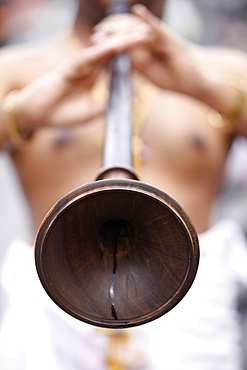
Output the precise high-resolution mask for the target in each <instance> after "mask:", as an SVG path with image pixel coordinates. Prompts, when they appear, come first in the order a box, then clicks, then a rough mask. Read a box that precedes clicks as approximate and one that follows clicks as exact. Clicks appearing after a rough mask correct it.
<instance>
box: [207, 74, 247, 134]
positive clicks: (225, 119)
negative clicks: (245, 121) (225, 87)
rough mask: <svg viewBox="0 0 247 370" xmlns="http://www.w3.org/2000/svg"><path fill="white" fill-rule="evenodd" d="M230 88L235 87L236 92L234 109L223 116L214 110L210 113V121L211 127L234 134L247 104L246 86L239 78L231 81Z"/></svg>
mask: <svg viewBox="0 0 247 370" xmlns="http://www.w3.org/2000/svg"><path fill="white" fill-rule="evenodd" d="M229 81H230V82H229V86H231V87H233V88H234V89H235V91H236V96H235V100H234V103H233V108H232V110H231V112H230V113H229V114H225V115H224V114H221V113H219V112H217V111H216V110H214V109H212V110H211V111H210V112H209V116H208V120H209V123H210V125H211V126H213V127H216V128H219V129H223V130H225V131H227V132H232V131H234V129H235V124H236V122H237V120H238V119H239V118H240V116H241V114H242V112H243V109H244V106H245V102H246V89H245V88H244V84H243V83H242V82H241V81H240V80H239V79H237V78H231V79H229Z"/></svg>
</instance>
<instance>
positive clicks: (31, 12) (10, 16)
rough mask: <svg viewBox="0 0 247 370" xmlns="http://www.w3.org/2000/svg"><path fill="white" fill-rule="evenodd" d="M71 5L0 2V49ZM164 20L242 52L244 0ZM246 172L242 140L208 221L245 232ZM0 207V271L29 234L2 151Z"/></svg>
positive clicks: (55, 21)
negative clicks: (229, 223) (12, 246)
mask: <svg viewBox="0 0 247 370" xmlns="http://www.w3.org/2000/svg"><path fill="white" fill-rule="evenodd" d="M89 1H90V0H89ZM75 7H76V4H75V1H74V0H0V47H3V46H4V45H8V44H19V43H23V42H31V41H35V40H39V39H42V38H45V37H47V36H49V35H51V34H54V33H55V32H59V31H60V30H61V29H62V28H64V27H68V28H69V27H70V24H71V20H72V19H73V15H74V12H75ZM164 21H165V22H166V23H167V24H168V25H169V26H170V27H171V29H173V31H175V32H177V33H179V34H180V35H182V36H183V37H185V38H188V39H189V40H192V41H194V42H196V43H200V44H204V45H222V46H225V47H233V48H240V49H243V50H245V51H247V0H234V1H232V0H167V7H166V12H165V14H164ZM246 67H247V66H246ZM246 168H247V141H246V140H245V139H242V138H241V139H237V140H236V143H235V144H234V145H233V148H232V152H231V155H230V158H229V161H228V164H227V166H226V174H225V176H226V183H225V186H224V189H222V193H221V194H220V196H219V197H218V200H217V201H216V203H215V207H214V210H213V212H212V220H214V219H218V218H222V217H226V216H231V217H233V218H235V219H237V220H238V221H239V222H240V224H241V225H242V226H243V228H244V230H245V231H246V234H247V214H246V208H247V171H246ZM0 204H1V210H0V261H1V262H0V268H1V264H2V263H4V256H5V253H6V250H7V246H8V244H9V243H10V242H11V240H13V239H14V238H20V237H21V238H24V239H26V238H27V236H28V231H29V212H28V208H27V205H26V203H25V201H24V199H23V197H22V191H21V188H20V186H19V183H18V180H17V178H16V174H15V171H14V168H13V167H12V164H11V161H10V159H9V158H8V156H7V155H6V154H5V153H0ZM246 268H247V267H246ZM0 294H1V289H0ZM243 297H244V296H243ZM3 305H4V297H3V296H2V297H1V296H0V319H1V307H2V306H3ZM246 307H247V303H246V299H245V298H243V299H242V300H241V302H240V309H241V310H242V311H243V312H245V311H246ZM242 327H243V343H244V345H245V348H247V343H246V335H245V334H246V333H247V320H246V315H244V316H243V326H242ZM246 353H247V351H245V354H246ZM246 363H247V359H246ZM246 369H247V367H246Z"/></svg>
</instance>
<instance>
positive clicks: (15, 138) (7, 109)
mask: <svg viewBox="0 0 247 370" xmlns="http://www.w3.org/2000/svg"><path fill="white" fill-rule="evenodd" d="M16 100H17V90H13V91H11V92H10V93H9V94H8V95H7V96H6V98H5V101H4V104H3V112H4V113H5V116H6V128H7V132H8V135H9V140H10V142H11V143H12V145H13V146H14V148H15V149H17V150H20V151H23V150H26V149H27V148H28V139H29V138H28V139H24V138H23V137H22V136H21V134H20V132H19V130H18V127H17V123H16V119H15V115H14V110H15V104H16Z"/></svg>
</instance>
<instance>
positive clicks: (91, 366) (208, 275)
mask: <svg viewBox="0 0 247 370" xmlns="http://www.w3.org/2000/svg"><path fill="white" fill-rule="evenodd" d="M199 241H200V254H201V257H200V264H199V270H198V273H197V276H196V279H195V281H194V283H193V285H192V287H191V289H190V290H189V292H188V293H187V295H186V296H185V297H184V299H183V300H182V301H181V302H180V303H179V304H178V305H177V306H176V307H175V308H174V309H173V310H171V311H170V312H169V313H167V314H166V315H164V316H163V317H161V318H159V319H158V320H155V321H153V322H151V323H149V324H146V325H142V326H140V327H136V328H133V329H128V330H123V331H120V333H119V336H121V335H120V334H121V333H122V332H123V333H124V335H125V337H124V338H125V339H123V341H122V342H121V343H122V344H120V349H119V348H118V347H116V340H115V342H114V343H115V344H114V345H115V347H114V348H115V349H113V350H112V348H113V347H112V346H113V342H111V339H109V336H108V335H106V332H105V330H103V329H97V328H94V327H93V326H91V325H88V324H85V323H83V322H80V321H78V320H76V319H74V318H72V317H70V316H69V315H67V314H66V313H64V312H63V311H62V310H61V309H60V308H58V307H57V306H56V305H55V304H54V303H53V302H52V301H51V300H50V298H49V297H48V296H47V294H46V292H45V291H44V290H43V288H42V286H41V284H40V282H39V279H38V277H37V273H36V270H35V265H34V253H33V248H31V247H30V246H27V245H26V244H24V243H22V242H16V243H14V244H13V245H12V246H11V248H10V250H9V253H8V256H7V259H6V261H5V264H4V268H3V271H2V284H3V287H4V289H5V290H6V293H7V295H8V305H7V309H6V312H5V314H4V316H3V319H2V324H1V327H0V368H1V370H44V369H51V370H106V369H108V368H107V366H106V365H105V359H106V356H107V354H109V353H110V355H113V354H111V351H112V352H114V351H116V348H117V351H119V357H120V358H122V359H123V362H124V363H125V367H123V369H124V370H137V369H138V370H140V369H141V370H144V369H145V370H240V369H241V346H240V335H239V317H238V312H237V309H236V302H237V297H238V291H239V288H240V286H241V284H243V285H245V286H246V285H247V246H246V244H245V237H244V236H243V234H242V233H241V230H240V228H239V227H238V225H236V224H235V223H234V222H232V221H230V220H224V221H221V222H219V223H218V224H217V225H215V226H214V227H212V228H211V229H210V230H208V231H207V232H205V233H204V234H202V235H200V236H199ZM108 332H110V333H113V332H115V331H114V330H113V331H112V330H110V331H107V333H108ZM127 336H128V339H126V337H127ZM121 346H122V347H121ZM108 360H109V359H108ZM126 364H128V366H127V365H126Z"/></svg>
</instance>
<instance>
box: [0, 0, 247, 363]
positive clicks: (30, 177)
mask: <svg viewBox="0 0 247 370" xmlns="http://www.w3.org/2000/svg"><path fill="white" fill-rule="evenodd" d="M108 2H109V1H103V0H90V1H88V0H80V1H78V5H79V8H78V16H77V17H76V20H75V23H74V26H73V29H71V30H70V31H68V32H65V33H64V34H63V35H61V36H59V37H55V38H53V39H51V40H48V41H45V42H43V43H40V44H39V45H37V44H36V45H31V46H22V47H15V48H7V49H4V50H2V51H1V54H0V76H1V85H0V98H1V102H0V146H1V148H2V150H8V151H9V153H10V155H11V157H12V158H13V161H14V164H15V167H16V170H17V173H18V175H19V178H20V181H21V184H22V186H23V190H24V194H25V196H26V198H27V200H28V204H29V206H30V210H31V214H32V219H33V237H34V236H35V234H36V232H37V229H38V227H39V225H40V223H41V221H42V219H43V217H44V216H45V214H46V212H47V211H48V210H49V208H50V207H51V206H52V205H53V204H54V203H55V202H56V201H57V200H58V199H59V198H61V197H62V196H63V195H64V194H66V193H67V192H68V191H70V190H72V189H74V188H76V187H77V186H80V185H82V184H85V183H88V182H91V181H93V180H94V179H95V177H96V175H97V173H98V171H99V169H100V166H101V155H102V137H103V130H104V127H103V126H104V114H105V108H106V103H107V94H106V92H107V89H108V87H107V86H108V85H107V83H108V79H109V72H108V71H107V68H106V64H107V63H106V62H107V61H108V60H109V58H110V57H111V56H112V55H114V54H115V53H118V52H121V51H125V50H127V51H128V52H129V54H130V56H131V60H132V64H133V72H132V88H133V106H134V108H133V110H134V112H135V110H136V111H137V112H139V114H137V118H136V120H135V121H136V123H135V122H134V123H133V124H134V125H136V127H135V128H134V129H135V130H136V131H137V134H138V135H139V138H140V141H141V148H140V150H139V151H136V152H135V153H134V154H135V156H136V157H138V163H139V165H138V168H137V169H136V171H137V173H138V176H139V178H140V179H141V180H142V181H144V182H147V183H150V184H152V185H154V186H156V187H158V188H160V189H162V190H164V191H165V192H167V193H168V194H170V195H171V196H172V197H173V198H174V199H176V200H177V201H178V202H179V203H180V204H181V206H182V207H183V208H184V209H185V211H186V212H187V213H188V215H189V216H190V218H191V219H192V221H193V223H194V225H195V228H196V230H197V232H198V233H199V234H200V235H203V237H202V238H205V237H206V239H207V238H208V234H207V233H208V232H209V228H210V226H211V225H210V215H211V207H212V204H213V203H214V200H215V197H216V195H217V193H218V191H219V189H220V186H221V182H222V175H223V171H224V165H225V162H226V159H227V155H228V152H229V149H230V147H231V144H232V141H233V139H234V136H235V135H237V134H240V135H245V136H246V135H247V102H246V101H245V100H246V99H245V90H246V84H247V68H246V66H247V56H246V55H245V54H244V53H242V52H237V51H229V50H219V49H214V48H203V47H199V46H195V45H191V44H189V43H187V42H186V41H183V40H180V39H179V38H177V37H175V36H174V35H172V34H170V32H169V31H168V30H167V29H166V28H165V27H164V25H163V24H161V23H160V20H159V19H158V18H157V17H159V18H161V17H162V14H163V7H164V0H145V1H140V3H142V4H144V5H146V7H147V8H149V9H150V10H151V12H152V13H153V14H154V15H155V16H154V15H153V14H152V13H150V12H149V11H148V10H147V9H146V8H145V7H143V6H141V5H135V6H133V7H132V10H131V12H132V14H124V15H114V16H110V17H106V18H104V16H105V7H106V5H107V3H108ZM130 2H131V3H136V2H137V1H130ZM103 18H104V19H103ZM96 25H97V26H96ZM13 91H15V93H14V95H13V94H12V92H13ZM143 91H148V94H147V95H145V94H142V92H143ZM145 96H146V98H145ZM147 97H148V98H147ZM12 99H13V100H12ZM145 99H146V100H145ZM12 120H14V124H15V125H16V128H17V132H16V131H14V132H13V130H12V133H10V130H9V128H8V127H9V125H11V122H10V121H12ZM227 225H228V224H227ZM228 226H229V225H228ZM228 226H226V228H225V230H226V234H227V238H228V239H229V238H230V236H231V235H230V231H231V230H233V231H234V230H235V226H233V228H231V226H229V227H228ZM235 231H236V230H235ZM235 231H234V232H235ZM215 234H217V235H218V232H215ZM223 234H224V233H223ZM226 234H225V235H226ZM228 234H229V235H228ZM213 237H215V235H214V236H213ZM217 237H218V236H217ZM236 239H237V238H236V237H235V236H234V240H235V241H236ZM240 239H241V237H240ZM241 240H242V239H241ZM207 242H208V243H209V244H210V246H211V247H212V245H211V244H212V241H210V240H208V241H207ZM217 243H219V242H218V241H217ZM221 244H224V242H223V243H221ZM240 249H241V248H240ZM203 251H204V249H203ZM219 253H220V252H219ZM218 258H219V259H220V261H221V258H222V257H218ZM239 259H240V260H241V262H242V263H244V262H245V261H246V260H247V258H246V256H245V253H244V250H242V249H241V251H240V252H239V253H237V257H233V258H232V259H231V261H239ZM240 265H241V264H240ZM240 265H239V275H238V273H237V272H236V270H237V271H238V269H237V268H236V266H235V265H234V267H233V270H234V274H235V275H234V278H235V280H236V279H237V280H239V281H240V282H242V281H245V282H247V277H246V276H245V274H244V272H242V271H243V270H244V268H242V267H241V266H240ZM212 266H213V267H214V265H212ZM212 266H210V264H209V266H208V270H207V271H208V273H209V274H210V273H211V272H212V269H211V268H213V267H212ZM204 267H205V266H204ZM203 269H204V268H203V265H202V270H203ZM229 271H230V267H229V269H226V271H225V270H224V273H226V274H228V272H229ZM204 272H205V271H204ZM216 275H217V273H216ZM217 276H218V275H217ZM227 276H228V275H227ZM229 276H230V275H229ZM236 276H237V277H236ZM204 278H205V276H204V277H203V278H201V280H198V281H199V283H198V284H199V285H198V287H197V289H198V290H196V291H195V293H194V294H195V296H196V295H197V294H198V293H200V292H201V294H202V291H203V289H205V286H204V285H200V284H201V283H202V282H203V279H204ZM222 278H223V279H224V277H222ZM231 278H233V277H232V276H231V277H229V280H226V279H225V282H226V281H227V282H228V283H229V281H230V279H231ZM234 278H233V279H234ZM198 279H199V278H198ZM235 280H234V281H235ZM202 284H203V283H202ZM215 285H217V284H215V283H214V282H213V286H214V288H215ZM228 287H229V285H228ZM228 287H225V289H226V292H228V290H229V288H228ZM192 288H193V287H192ZM195 289H196V288H195ZM210 289H211V288H208V290H207V289H206V291H210ZM220 291H221V292H222V287H221V288H220ZM233 291H234V293H233V296H234V297H233V296H231V297H230V298H227V302H228V303H229V301H231V300H233V299H234V298H236V297H235V290H234V288H233ZM204 293H205V290H204ZM191 294H192V293H191ZM217 294H218V293H217V292H216V293H215V297H216V296H217V297H218V295H217ZM188 296H189V294H188ZM205 296H207V294H206V293H205V294H204V298H205ZM205 299H206V298H205ZM192 300H193V299H192ZM209 300H210V298H209ZM185 304H186V299H185ZM193 304H194V303H193ZM193 304H191V303H188V306H187V307H192V306H191V305H193ZM200 304H202V306H200V307H197V308H195V310H196V311H197V313H198V312H200V311H203V312H204V313H205V311H206V309H205V308H204V309H203V305H204V307H205V302H204V301H203V302H201V303H200ZM224 304H225V301H224V302H223V303H222V307H224ZM216 305H217V302H216ZM179 306H180V305H178V307H179ZM232 310H233V308H232V306H231V307H230V308H229V312H230V313H229V315H230V316H231V315H235V314H233V313H232ZM174 312H175V314H176V312H177V308H175V309H174ZM183 312H184V314H186V315H187V313H188V311H186V307H184V311H183ZM185 312H186V313H185ZM207 312H208V311H207ZM218 314H219V313H218ZM169 315H170V316H169V317H170V318H171V320H170V324H169V325H171V332H176V331H174V330H175V329H174V327H172V324H171V323H173V324H174V323H176V325H177V323H178V322H179V320H178V319H177V318H176V316H175V318H174V321H173V320H172V314H170V313H169ZM182 315H183V314H182ZM191 315H192V317H193V315H194V313H193V312H192V313H191ZM219 316H221V318H222V317H223V316H224V315H221V314H219ZM181 317H183V316H181ZM216 317H217V315H216V316H215V317H214V319H213V320H211V318H210V319H208V318H207V314H206V315H205V316H204V317H203V319H202V320H204V319H205V321H203V322H204V325H205V322H206V321H207V320H209V322H210V323H209V324H208V325H209V326H210V325H211V326H212V328H213V327H215V328H216V327H217V324H216V322H215V321H214V320H216ZM224 317H225V321H224V320H223V321H224V322H223V323H221V324H219V326H218V327H217V334H215V333H213V332H212V333H210V335H211V336H212V337H211V336H210V337H209V338H208V339H207V340H206V342H207V345H210V343H211V345H213V341H216V342H217V343H218V344H219V345H220V344H221V343H222V342H221V339H222V338H221V339H220V338H219V340H218V341H217V340H216V337H217V335H218V334H219V332H220V330H222V328H221V325H222V326H224V325H225V322H228V323H229V316H228V315H225V316H224ZM29 318H30V317H29ZM68 320H69V319H68ZM210 320H211V321H210ZM65 321H66V320H65ZM158 321H159V320H158ZM182 321H184V320H182ZM185 321H186V319H185ZM161 322H162V321H159V323H158V324H155V323H154V324H153V325H154V326H153V328H154V327H155V325H158V326H156V329H157V330H160V325H161ZM195 322H196V324H195V327H196V330H199V326H200V325H199V323H200V319H198V321H196V320H195ZM207 322H208V321H207ZM213 322H214V324H212V323H213ZM150 325H152V324H150ZM176 325H175V326H176ZM214 325H215V326H214ZM232 325H233V326H234V328H235V323H233V324H232ZM72 326H73V324H72ZM79 326H80V325H79V324H77V328H78V327H79ZM150 327H151V326H150ZM189 327H192V323H191V322H190V325H189ZM148 328H149V326H147V330H148ZM220 328H221V329H220ZM224 328H225V326H224ZM42 329H43V328H42ZM74 329H75V328H74ZM218 329H219V330H218ZM15 330H17V329H16V328H15ZM76 330H77V329H76ZM83 330H84V329H83ZM165 330H166V331H167V332H169V330H168V327H167V326H166V329H165ZM161 331H162V332H164V331H163V330H162V329H161ZM6 332H7V329H6ZM154 332H155V333H156V337H157V331H154ZM229 332H230V333H231V332H232V328H231V327H229ZM236 332H237V330H236ZM204 334H205V333H204ZM87 335H88V334H87ZM147 335H148V334H147ZM159 335H161V334H160V331H159ZM183 335H184V334H183ZM183 335H182V336H181V338H185V343H187V345H188V347H189V346H190V342H189V340H188V339H187V338H186V336H185V337H184V336H183ZM200 335H201V336H203V334H202V333H201V332H200V333H197V334H196V336H195V337H194V342H193V341H192V344H191V346H192V347H193V349H194V350H195V353H196V356H197V357H198V358H197V360H196V361H195V362H194V363H193V362H189V361H192V360H191V358H193V356H192V357H189V352H188V348H187V347H186V345H185V347H186V351H185V357H183V356H182V355H181V361H182V362H181V363H183V368H185V369H190V370H192V369H196V370H202V369H206V370H209V369H211V368H213V369H216V368H217V369H220V368H224V370H225V369H230V370H233V369H234V370H235V369H240V367H239V366H240V365H239V361H240V359H239V353H238V350H239V349H238V343H237V341H235V339H236V338H235V337H234V338H235V339H234V340H233V339H232V338H231V339H230V340H229V343H228V342H227V344H226V346H225V347H224V346H223V347H224V348H223V349H222V348H220V350H219V352H217V351H216V352H217V354H216V355H214V354H212V353H213V352H214V348H216V347H217V344H215V346H213V347H214V348H210V349H208V352H207V350H206V349H205V348H206V347H207V346H205V345H204V344H205V343H204V342H203V340H202V342H200V340H199V337H200ZM215 335H216V336H215ZM221 335H223V338H224V334H222V332H221ZM234 335H235V331H234ZM87 338H89V337H87ZM90 338H91V337H90ZM179 338H180V337H179ZM190 339H191V338H190ZM57 340H58V338H57ZM93 340H94V339H92V341H93ZM173 340H174V343H176V341H177V340H178V339H176V340H175V338H173ZM204 340H205V338H204ZM162 341H164V342H162ZM6 342H7V341H6V337H5V347H6V346H7V344H6ZM10 342H11V341H10ZM235 342H236V343H235ZM7 343H8V342H7ZM151 343H156V342H155V341H154V340H151ZM160 343H163V346H165V345H166V344H164V343H166V342H165V339H164V338H163V337H161V338H160ZM167 343H169V345H171V343H172V338H171V337H170V338H169V340H168V342H167ZM198 343H200V344H202V345H201V347H200V345H199V344H198ZM11 345H12V346H13V342H11ZM42 345H43V344H42ZM67 345H68V343H67V344H66V346H67ZM176 345H177V343H176ZM197 345H198V346H199V347H200V349H199V350H198V352H197V349H196V348H197ZM191 346H190V348H192V347H191ZM229 346H230V347H231V346H233V347H234V348H233V350H232V349H231V348H230V347H229ZM151 347H152V345H151ZM151 347H150V348H151ZM17 348H18V345H17ZM154 348H155V349H154ZM157 348H158V349H157ZM162 348H163V347H161V348H160V347H159V346H158V345H156V346H155V345H154V344H153V347H152V349H153V350H154V351H153V353H155V354H150V358H151V360H150V361H151V362H150V363H152V361H153V362H154V363H155V359H156V361H158V364H159V365H157V363H155V365H152V366H153V367H152V366H151V365H150V367H148V365H146V366H147V367H146V368H147V369H155V370H157V369H164V368H165V365H164V364H166V365H167V368H168V369H169V370H171V369H180V370H181V366H182V365H181V364H180V365H179V361H178V360H177V359H176V361H178V364H173V361H174V358H173V360H172V356H171V358H170V360H168V358H169V355H170V354H171V353H172V351H171V349H170V347H169V349H167V353H166V358H165V359H164V358H163V359H162V360H161V358H162V351H163V349H162ZM183 348H184V346H183ZM202 348H204V349H202ZM50 349H51V347H49V349H48V351H50ZM150 351H151V349H150ZM203 351H205V353H203ZM79 352H80V351H79ZM182 352H183V350H182V347H181V348H179V349H177V353H178V358H179V354H181V353H182ZM97 353H100V351H98V352H97ZM209 353H210V354H209ZM5 354H6V350H5ZM12 354H13V353H12ZM0 355H1V354H0ZM186 355H187V357H189V360H188V358H187V359H186V361H187V360H188V362H187V363H186V362H185V358H186ZM27 357H28V356H27ZM48 357H49V356H48ZM48 357H47V358H48ZM75 357H76V356H75ZM82 357H83V356H82ZM11 358H12V359H13V356H12V357H11ZM93 358H94V360H95V359H96V358H97V356H94V355H93ZM222 358H223V360H222ZM157 359H159V360H157ZM206 359H207V360H206ZM84 360H85V358H84ZM211 360H212V361H211ZM100 361H101V360H98V362H97V364H94V365H93V366H92V367H90V366H89V365H88V369H90V368H93V369H94V370H95V369H96V368H97V369H98V368H99V369H102V368H104V367H101V365H100V364H101V362H100ZM147 361H148V360H147ZM167 361H168V362H167ZM169 361H170V362H169ZM176 361H175V362H176ZM208 361H209V362H208ZM210 361H211V362H210ZM221 361H222V362H221ZM6 363H10V359H8V361H7V362H6ZM51 363H52V362H51ZM147 363H148V362H147ZM12 365H13V364H12ZM37 366H38V365H37V364H36V365H35V370H36V369H38V367H37ZM42 366H43V367H42V368H45V366H44V364H43V363H42ZM47 366H49V368H53V369H56V366H58V365H57V364H56V363H54V364H53V363H52V366H53V367H52V366H50V363H49V362H48V363H47ZM64 366H65V365H64ZM73 366H74V367H73ZM80 366H81V367H76V366H75V365H72V364H70V365H68V366H67V367H64V369H70V370H71V369H79V368H83V369H87V367H86V365H85V363H83V365H82V364H81V365H80ZM126 366H127V365H126ZM135 366H136V367H123V368H124V369H134V368H138V367H137V365H135ZM141 366H142V367H139V368H144V365H141ZM186 366H187V367H186ZM17 368H18V370H19V369H22V367H20V363H19V367H16V369H17ZM40 368H41V366H40ZM58 368H59V369H63V367H62V365H61V364H60V367H58ZM6 369H7V367H6ZM11 369H12V370H13V369H15V367H13V366H12V367H11ZM23 369H25V370H26V369H29V367H28V365H26V367H25V366H23ZM30 369H32V370H34V367H30Z"/></svg>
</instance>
